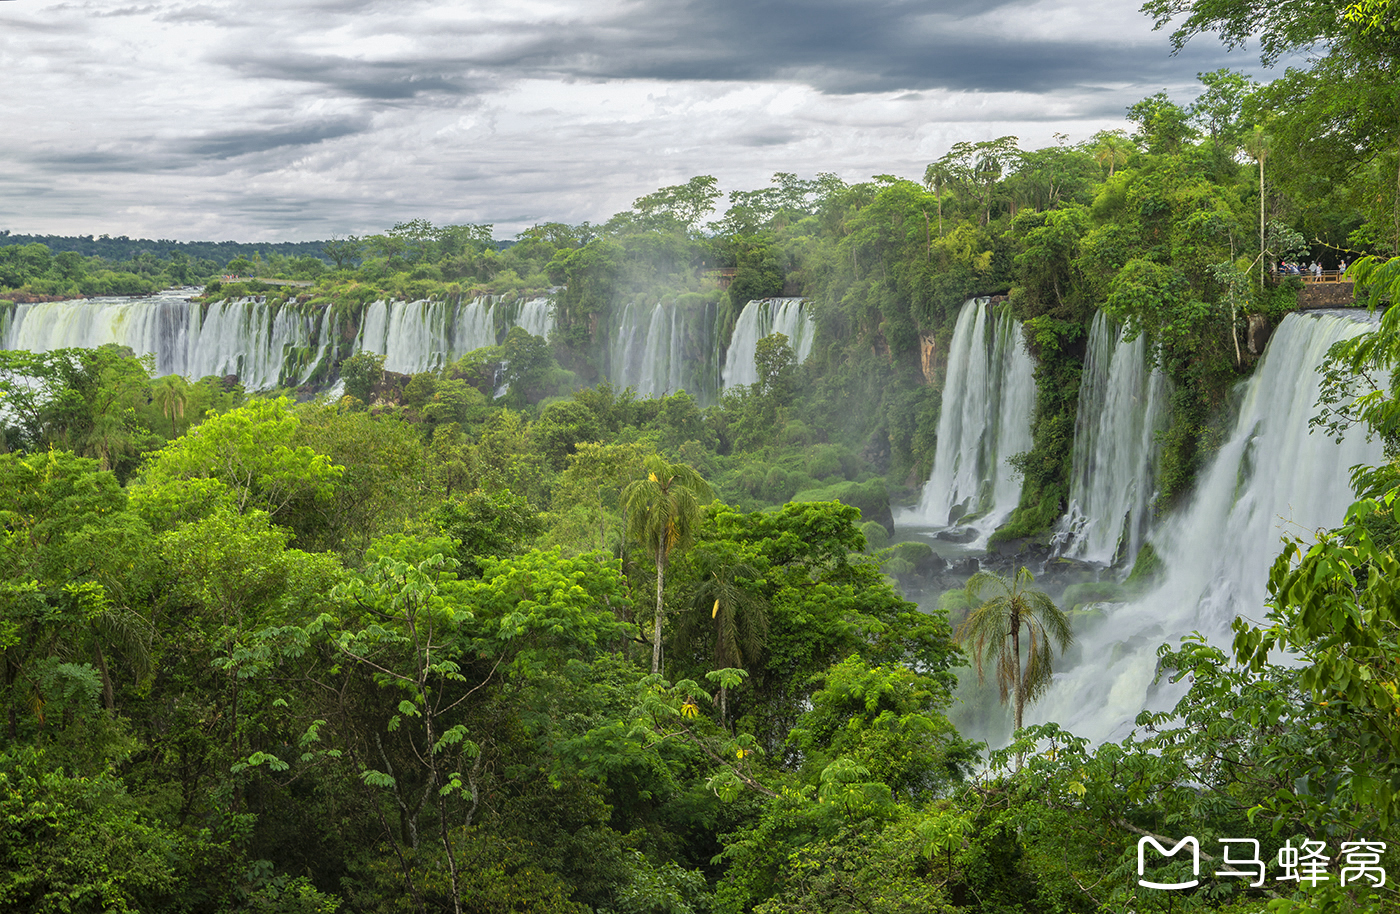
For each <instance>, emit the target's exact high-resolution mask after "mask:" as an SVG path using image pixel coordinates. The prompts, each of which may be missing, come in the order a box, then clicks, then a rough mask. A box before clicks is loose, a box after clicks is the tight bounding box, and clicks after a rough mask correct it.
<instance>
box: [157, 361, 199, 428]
mask: <svg viewBox="0 0 1400 914" xmlns="http://www.w3.org/2000/svg"><path fill="white" fill-rule="evenodd" d="M189 388H190V385H189V382H187V381H186V380H185V379H184V378H182V377H180V376H179V375H177V374H170V375H166V376H165V377H163V378H157V379H156V380H155V382H154V383H152V384H151V394H152V399H153V400H154V401H155V404H156V406H157V407H159V408H160V412H161V415H163V416H165V417H166V418H167V419H169V420H170V437H171V438H174V437H175V436H176V432H177V429H176V426H175V420H176V419H183V418H185V404H186V403H187V402H188V401H189Z"/></svg>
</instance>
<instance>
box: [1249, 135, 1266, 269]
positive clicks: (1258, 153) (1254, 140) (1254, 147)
mask: <svg viewBox="0 0 1400 914" xmlns="http://www.w3.org/2000/svg"><path fill="white" fill-rule="evenodd" d="M1244 150H1245V153H1246V154H1247V155H1248V156H1249V157H1250V158H1251V159H1253V160H1254V161H1256V162H1258V163H1259V291H1261V292H1262V291H1263V290H1264V268H1265V261H1266V260H1267V258H1266V257H1265V254H1264V250H1265V238H1264V160H1265V159H1267V158H1268V157H1269V137H1268V134H1266V133H1265V132H1264V128H1263V127H1258V126H1256V127H1255V128H1254V131H1253V132H1252V133H1251V134H1250V135H1249V136H1248V137H1247V138H1246V139H1245V141H1244Z"/></svg>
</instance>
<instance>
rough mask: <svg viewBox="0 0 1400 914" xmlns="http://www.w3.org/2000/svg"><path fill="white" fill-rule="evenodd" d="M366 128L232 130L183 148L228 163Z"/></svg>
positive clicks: (353, 121) (342, 122)
mask: <svg viewBox="0 0 1400 914" xmlns="http://www.w3.org/2000/svg"><path fill="white" fill-rule="evenodd" d="M367 126H368V120H367V119H364V118H338V119H336V120H331V121H325V122H323V123H308V122H301V123H295V124H289V125H286V126H279V127H271V128H263V129H251V130H233V131H227V132H223V133H211V134H206V135H204V136H202V137H199V138H197V139H194V140H190V141H189V142H188V145H187V147H186V148H187V150H188V151H189V152H190V153H191V154H193V155H196V156H208V157H211V158H215V159H231V158H236V157H238V156H242V155H248V154H250V153H254V152H267V151H269V150H272V149H283V148H285V147H288V146H310V145H313V144H316V143H320V142H323V141H325V140H331V139H336V138H338V137H343V136H349V135H351V134H354V133H360V132H362V131H364V130H365V129H366V127H367Z"/></svg>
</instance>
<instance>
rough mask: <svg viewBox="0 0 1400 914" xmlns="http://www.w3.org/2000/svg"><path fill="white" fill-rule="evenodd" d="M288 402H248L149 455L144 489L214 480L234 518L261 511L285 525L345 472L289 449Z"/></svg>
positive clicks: (294, 425) (292, 430) (294, 427)
mask: <svg viewBox="0 0 1400 914" xmlns="http://www.w3.org/2000/svg"><path fill="white" fill-rule="evenodd" d="M290 406H291V401H290V400H287V399H285V398H284V399H280V400H253V401H252V402H250V403H249V404H248V405H247V406H242V407H239V408H238V409H235V410H233V411H231V412H227V413H225V414H224V415H222V416H215V417H213V418H211V419H209V420H208V421H206V422H205V423H204V424H203V425H201V426H200V427H199V431H198V434H194V435H187V436H186V437H184V438H180V439H178V440H176V441H173V442H171V443H170V444H168V445H166V446H165V447H164V448H162V449H161V450H160V451H157V452H156V453H155V454H153V455H152V456H151V457H150V459H149V460H148V462H147V464H146V470H145V479H144V481H145V482H146V483H147V484H148V485H152V486H159V485H161V484H164V483H168V482H171V481H173V480H182V479H217V480H219V481H221V482H223V483H224V484H225V485H226V486H228V488H229V491H230V492H231V493H232V495H233V504H234V507H235V508H236V510H237V511H238V512H239V513H247V512H249V511H252V510H254V509H261V510H263V511H266V512H267V513H268V515H269V516H270V517H271V518H272V519H273V520H274V521H277V522H278V523H283V524H286V523H288V522H289V517H288V515H291V514H293V513H294V512H292V511H291V510H289V509H290V508H291V506H292V505H293V503H294V502H295V501H297V500H299V499H313V500H320V499H326V498H329V497H330V495H331V493H332V491H333V490H334V487H335V483H336V481H337V480H339V479H340V477H341V476H342V475H343V474H344V472H345V468H344V467H341V466H336V465H334V464H332V463H331V461H330V459H329V458H327V457H326V456H325V455H323V454H317V453H316V452H315V451H313V450H311V448H309V447H306V446H305V445H301V446H297V445H296V444H295V440H296V436H297V434H298V431H299V427H300V425H301V420H300V419H299V418H298V417H297V416H296V415H295V414H293V413H292V412H291V410H290Z"/></svg>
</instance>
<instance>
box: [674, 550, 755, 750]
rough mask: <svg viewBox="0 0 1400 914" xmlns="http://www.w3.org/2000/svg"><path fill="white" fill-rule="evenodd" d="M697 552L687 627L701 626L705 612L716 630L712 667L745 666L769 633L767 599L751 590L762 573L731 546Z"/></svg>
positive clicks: (722, 690) (725, 692) (724, 706)
mask: <svg viewBox="0 0 1400 914" xmlns="http://www.w3.org/2000/svg"><path fill="white" fill-rule="evenodd" d="M716 545H719V544H716ZM697 552H698V553H699V554H698V555H697V556H696V561H695V571H696V577H697V580H696V582H695V586H694V589H693V590H692V591H691V594H690V609H691V614H690V615H687V616H686V617H685V628H686V629H695V628H699V627H701V626H703V625H704V624H705V621H706V615H707V614H708V617H709V622H710V623H711V626H712V627H713V629H714V654H713V664H714V668H715V669H716V670H723V669H741V670H747V669H748V668H749V667H750V666H751V665H752V664H753V663H754V661H755V660H757V659H758V655H759V654H760V653H762V651H763V642H764V640H765V639H766V638H767V637H768V612H767V610H768V607H767V601H765V600H764V599H763V597H762V596H761V595H760V594H758V593H756V592H755V591H754V590H752V589H751V587H752V585H753V584H755V583H756V582H757V581H758V580H759V578H760V575H759V573H758V570H757V569H756V568H755V567H754V566H753V565H750V564H749V563H748V562H745V561H742V560H740V558H739V557H738V556H737V555H735V554H733V553H732V551H726V552H725V553H721V552H720V551H719V550H717V549H715V548H709V549H705V550H703V551H701V550H698V549H697ZM719 719H720V723H721V724H728V722H729V689H728V687H727V686H726V685H725V684H724V683H723V682H721V683H720V687H719Z"/></svg>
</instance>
